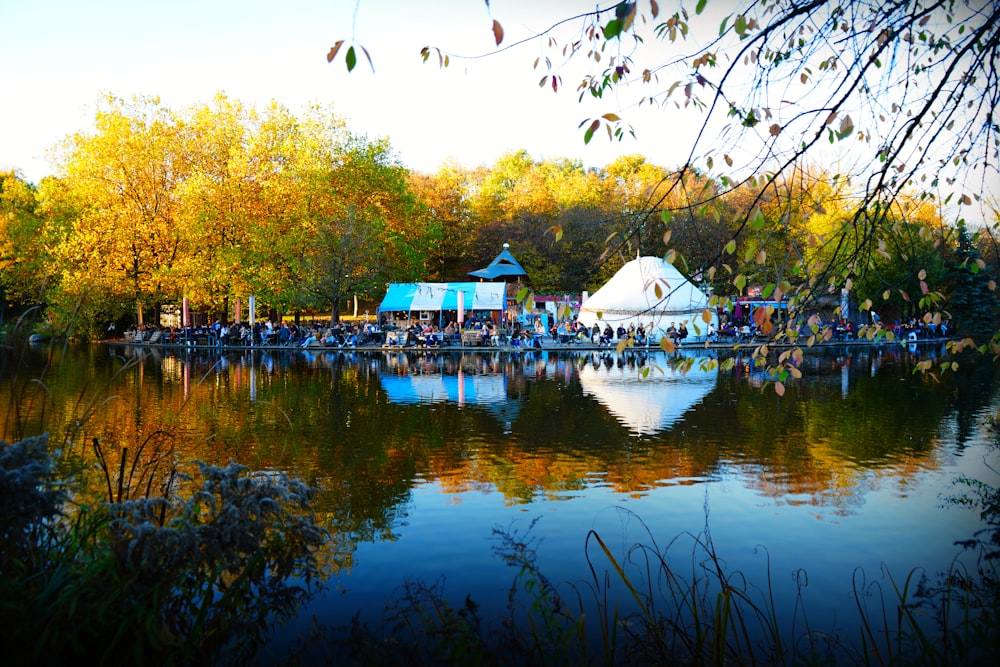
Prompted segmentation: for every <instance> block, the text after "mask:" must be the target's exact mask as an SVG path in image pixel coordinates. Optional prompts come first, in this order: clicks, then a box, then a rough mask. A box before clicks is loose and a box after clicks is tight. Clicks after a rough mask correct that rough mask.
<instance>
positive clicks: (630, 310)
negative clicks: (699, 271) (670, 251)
mask: <svg viewBox="0 0 1000 667" xmlns="http://www.w3.org/2000/svg"><path fill="white" fill-rule="evenodd" d="M705 309H709V311H710V313H711V318H712V322H713V323H714V324H715V326H716V327H718V326H719V321H718V315H717V314H716V312H715V309H714V308H709V305H708V296H707V295H706V294H705V293H704V292H702V291H701V290H700V289H698V288H697V287H696V286H695V285H694V284H693V283H692V282H691V281H689V280H688V279H687V278H685V277H684V276H682V275H681V273H680V271H678V270H677V269H676V268H674V266H673V265H672V264H669V263H667V262H665V261H663V259H661V258H659V257H638V258H636V259H634V260H632V261H631V262H629V263H628V264H626V265H625V266H623V267H622V268H621V269H620V270H619V271H618V273H616V274H615V275H614V276H612V278H611V280H609V281H608V282H606V283H605V284H604V286H603V287H601V288H600V289H599V290H597V291H596V292H594V294H593V295H592V296H591V297H590V298H589V299H587V300H586V301H585V302H584V303H583V304H582V305H581V306H580V314H579V316H578V319H579V320H580V322H582V323H583V324H585V325H587V327H591V328H592V327H593V326H594V324H595V323H597V324H600V326H601V328H602V329H603V328H604V325H605V324H610V325H611V328H612V329H617V328H618V325H619V324H620V325H623V326H624V327H625V328H626V329H627V328H628V327H629V325H630V324H634V325H635V326H637V327H638V326H639V325H640V324H641V325H642V326H643V327H645V328H646V329H649V325H650V323H652V325H653V331H652V332H648V333H652V334H653V335H654V336H655V337H656V338H657V339H659V338H660V337H661V336H663V335H664V332H665V331H666V329H667V327H669V326H670V324H671V322H673V323H675V324H676V325H677V326H680V324H681V322H685V323H686V324H687V328H688V336H689V340H690V339H697V338H701V339H704V337H705V334H706V332H707V330H708V323H707V322H705V320H704V319H703V318H702V313H703V312H704V311H705Z"/></svg>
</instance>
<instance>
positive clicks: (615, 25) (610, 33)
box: [604, 19, 622, 39]
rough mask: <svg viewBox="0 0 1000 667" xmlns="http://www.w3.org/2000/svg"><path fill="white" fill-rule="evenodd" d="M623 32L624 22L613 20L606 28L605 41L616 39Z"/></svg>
mask: <svg viewBox="0 0 1000 667" xmlns="http://www.w3.org/2000/svg"><path fill="white" fill-rule="evenodd" d="M621 32H622V22H621V21H619V20H618V19H611V20H610V21H608V24H607V25H606V26H604V39H614V38H615V37H617V36H618V35H620V34H621Z"/></svg>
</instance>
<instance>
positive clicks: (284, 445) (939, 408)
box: [0, 344, 1000, 654]
mask: <svg viewBox="0 0 1000 667" xmlns="http://www.w3.org/2000/svg"><path fill="white" fill-rule="evenodd" d="M700 352H702V353H706V354H707V352H705V351H703V350H702V351H700ZM684 353H685V354H687V355H691V356H692V358H693V363H692V365H691V368H690V370H688V371H687V372H680V371H678V370H674V369H673V368H672V367H671V364H670V358H669V357H668V356H667V355H665V354H663V353H659V352H656V353H637V354H623V355H617V354H615V353H614V352H610V353H609V352H568V351H556V350H547V351H542V352H522V353H519V354H511V353H507V352H499V351H492V352H484V353H461V352H440V353H438V352H415V351H413V352H398V351H393V352H386V351H381V350H376V351H352V352H340V351H322V350H318V351H312V350H310V351H300V350H292V351H274V352H263V353H262V352H260V351H257V352H253V353H251V352H231V353H226V354H220V353H216V352H212V351H206V350H196V351H181V350H178V351H167V350H140V349H137V348H129V347H122V346H103V345H91V346H81V347H67V348H64V347H60V346H52V347H49V346H40V347H33V348H31V349H30V350H29V352H28V354H27V355H26V357H25V359H24V360H23V361H22V362H21V365H20V366H19V367H18V368H17V373H16V376H17V377H18V378H19V379H20V380H24V379H30V378H40V379H41V380H42V384H44V386H45V388H46V389H45V396H48V397H49V399H48V400H42V392H41V390H40V389H38V387H40V386H41V385H40V384H37V383H30V384H29V385H28V386H27V387H28V388H27V389H26V390H24V391H22V390H21V389H18V390H17V391H22V393H21V399H20V401H19V403H18V409H17V411H15V410H13V409H11V410H9V411H8V415H7V418H6V419H5V421H4V425H3V432H2V433H0V435H2V437H3V438H4V439H7V440H10V439H14V438H16V437H18V436H19V435H21V434H29V435H30V434H33V433H36V432H38V431H39V430H46V431H48V432H50V433H51V434H52V437H53V441H54V442H61V441H64V440H66V439H69V440H71V441H72V442H73V443H75V444H74V445H72V446H77V445H80V443H89V442H91V441H92V439H93V438H94V437H97V438H99V439H100V441H101V442H102V443H104V445H105V447H108V448H111V447H116V446H127V447H129V448H130V450H131V451H133V452H135V451H138V450H140V449H141V448H142V447H147V448H151V447H153V446H168V444H169V446H172V447H173V448H174V451H175V453H176V455H177V456H178V457H179V458H181V459H184V460H187V459H193V458H197V459H200V460H204V461H209V462H213V463H226V462H227V461H229V460H235V461H238V462H240V463H243V464H246V465H248V466H250V467H251V468H254V469H264V468H279V469H282V470H286V471H288V472H290V473H292V474H293V475H295V476H300V477H303V478H304V479H306V480H307V481H308V482H310V483H311V484H314V485H316V486H318V487H319V488H320V489H321V494H320V497H319V501H318V509H319V512H320V515H321V518H322V520H323V521H324V522H325V523H326V524H327V525H328V526H329V527H330V529H331V531H332V534H333V539H332V540H331V543H330V546H329V551H328V552H327V553H326V554H325V558H326V561H327V562H328V563H329V566H330V568H331V572H332V575H331V578H330V580H329V582H328V585H329V591H328V593H327V594H325V595H323V596H322V597H320V598H318V599H316V600H314V602H313V603H312V604H311V605H310V606H309V608H308V609H306V610H304V612H303V614H302V616H301V618H300V619H299V620H298V621H297V622H295V623H292V624H290V625H289V626H288V627H286V628H285V629H284V630H283V631H282V632H281V633H280V634H279V635H278V637H277V638H276V641H275V647H273V650H274V651H276V652H277V653H278V654H280V653H281V652H282V651H284V650H285V646H286V645H287V644H288V643H289V642H291V641H292V640H293V639H294V638H295V637H297V636H301V635H303V634H304V633H305V632H306V631H307V629H308V628H309V626H310V623H311V618H312V617H313V616H315V617H316V618H317V619H318V620H319V621H320V622H322V623H324V624H327V625H330V626H339V625H345V624H347V623H348V622H349V621H350V619H351V617H352V616H353V615H354V614H355V613H356V612H361V614H362V618H364V619H366V620H369V621H373V622H374V621H377V620H378V619H379V617H380V614H381V612H382V610H383V609H384V608H385V606H386V604H387V601H388V600H389V598H390V597H391V596H392V595H393V594H394V592H395V591H397V590H398V588H399V586H400V585H401V584H403V582H404V581H406V580H415V579H419V580H422V581H425V582H428V583H434V582H438V583H442V584H443V585H444V587H445V591H446V594H447V596H448V597H449V598H450V599H453V600H455V601H456V602H461V601H462V600H464V599H465V596H466V595H471V596H472V597H473V598H474V599H475V600H477V601H478V602H479V603H480V604H481V605H482V613H483V614H484V616H489V615H490V614H493V613H497V614H499V613H501V612H502V611H503V609H504V605H505V602H506V596H507V591H508V589H509V587H510V584H511V582H512V581H513V579H514V576H515V575H516V572H515V571H514V570H512V569H511V568H510V567H508V566H507V565H505V564H504V562H503V560H502V559H501V558H499V557H498V556H497V555H496V554H495V553H494V549H495V547H497V545H498V539H497V535H496V534H495V532H494V531H495V529H497V528H500V529H502V530H505V531H512V532H514V533H516V534H530V535H531V536H532V538H533V540H534V541H533V542H532V544H533V546H534V547H535V549H536V552H537V558H538V563H539V565H540V567H541V570H542V572H544V573H545V574H546V575H547V576H548V577H549V578H551V579H553V580H554V581H557V582H560V581H565V582H577V583H579V582H586V581H590V580H591V570H590V565H591V564H593V565H594V566H595V567H596V568H597V569H598V571H599V572H604V571H606V570H608V569H609V566H608V561H607V560H606V558H604V557H603V556H602V555H601V554H600V553H597V552H596V551H595V548H594V542H593V541H591V542H590V543H589V546H588V542H587V535H588V532H589V531H596V533H597V534H598V535H599V536H600V537H601V538H602V539H603V540H604V542H605V543H607V544H608V545H609V547H610V548H611V550H612V551H613V552H615V553H616V554H619V555H624V554H625V552H626V551H627V549H628V548H629V547H630V546H631V545H633V544H635V543H637V542H638V543H646V544H648V543H653V542H655V543H656V544H658V545H660V547H662V548H664V549H666V545H668V543H670V541H671V540H672V539H674V538H675V537H677V538H679V539H678V541H677V542H676V543H675V544H673V545H672V546H670V547H669V549H670V554H671V555H672V557H676V558H678V560H680V561H683V560H684V558H685V557H686V558H687V560H690V559H691V557H692V548H691V546H690V544H691V539H692V538H691V536H698V535H701V536H703V537H704V536H705V535H706V532H705V531H706V529H707V531H708V533H707V534H708V535H710V537H711V541H712V544H713V546H714V549H715V552H716V553H717V554H718V556H719V557H720V558H721V559H722V560H723V561H724V563H725V565H726V567H727V569H728V570H730V571H733V572H740V573H743V574H745V575H746V577H747V579H748V580H749V581H750V582H752V585H751V589H752V590H753V591H760V594H761V595H764V594H765V593H767V594H773V595H774V596H775V603H774V606H775V608H776V609H777V610H778V611H779V613H781V614H787V615H788V617H789V618H792V617H794V616H795V615H796V614H797V613H799V612H797V611H796V606H795V605H796V600H797V597H796V596H797V594H799V593H801V604H802V605H803V607H804V608H805V609H806V610H807V612H808V622H809V625H810V626H811V627H813V628H817V629H823V630H827V631H841V632H845V633H846V634H852V633H856V628H857V624H858V623H857V612H856V609H855V602H854V596H853V592H852V589H853V588H854V587H855V586H859V585H860V586H862V587H864V586H867V585H868V584H870V583H871V582H873V581H875V582H883V581H884V580H885V579H884V577H885V573H886V572H888V573H890V574H891V575H892V576H893V577H896V578H898V579H902V578H904V577H905V576H906V574H907V573H908V572H909V571H910V570H911V569H913V568H923V569H924V571H925V572H926V573H927V575H928V576H933V575H935V574H936V573H938V572H943V571H945V570H946V569H947V568H948V567H949V564H950V563H951V561H952V560H953V559H954V558H955V556H956V555H957V554H958V553H959V549H958V547H956V546H955V544H954V543H955V541H956V540H961V539H967V538H969V537H971V536H972V534H973V533H974V532H975V531H976V530H977V529H979V528H981V527H982V524H981V521H980V518H979V516H978V513H977V512H976V511H973V510H970V509H966V508H961V507H958V506H955V505H953V504H951V503H949V502H947V497H948V496H950V495H953V494H956V493H958V492H960V491H961V489H959V488H956V487H955V486H954V485H953V482H954V480H955V479H956V477H958V476H959V475H961V474H965V475H968V476H970V477H974V478H977V479H980V480H983V481H985V482H987V483H990V484H992V485H994V486H996V485H997V484H1000V481H998V479H997V475H996V473H995V472H993V471H995V470H997V469H1000V467H998V461H997V459H998V455H997V450H996V448H994V447H992V446H991V443H992V442H993V439H994V437H995V436H994V435H993V433H992V431H991V429H990V420H991V418H992V417H993V416H994V415H995V414H996V413H997V411H998V400H997V399H998V392H997V383H996V381H995V377H994V373H993V372H992V370H993V369H992V367H991V365H990V364H989V363H988V362H985V361H984V362H981V363H976V364H970V366H972V368H970V369H966V370H964V371H962V372H960V373H958V374H946V375H944V376H942V377H941V378H939V379H933V378H931V377H928V376H923V375H920V374H914V373H913V367H914V365H915V364H916V362H917V361H919V360H921V359H926V358H928V357H930V358H937V357H938V355H941V354H943V349H942V347H941V346H933V345H931V346H921V347H920V348H916V347H912V348H907V347H902V346H899V345H889V344H885V345H882V346H878V347H876V346H857V347H839V348H837V347H834V348H826V349H824V350H823V351H817V352H810V353H807V354H806V356H805V359H804V361H803V363H802V365H801V370H802V373H803V378H802V380H800V381H792V382H790V383H788V387H787V391H786V393H785V395H784V396H783V397H779V396H777V395H776V394H775V392H774V391H773V389H772V388H768V387H765V386H764V384H765V382H766V377H765V376H764V375H763V373H761V372H759V371H758V370H756V369H754V368H753V367H752V365H751V364H750V363H749V356H746V357H737V363H736V364H735V365H734V367H733V369H732V370H718V369H717V368H715V369H711V370H705V369H704V368H703V367H702V363H701V362H703V361H704V360H705V358H702V357H699V356H698V354H699V350H686V351H685V352H684ZM713 354H716V355H719V356H725V355H732V354H735V353H734V352H732V351H726V352H718V351H716V352H714V353H713ZM126 362H128V365H125V364H126ZM6 373H7V375H8V377H5V378H4V383H3V387H2V388H0V399H2V400H3V401H4V404H5V405H8V406H9V405H12V403H11V402H10V394H11V391H12V389H11V382H10V377H11V376H12V366H11V364H7V365H6ZM18 386H19V387H24V386H26V385H18ZM85 412H86V413H87V416H86V418H83V417H84V414H85ZM143 443H145V444H143ZM990 466H992V470H991V469H990ZM532 524H533V525H532ZM529 527H530V528H529ZM689 569H690V568H689ZM769 576H770V579H771V581H770V583H769V582H768V577H769ZM859 582H860V583H859ZM802 585H804V587H801V586H802Z"/></svg>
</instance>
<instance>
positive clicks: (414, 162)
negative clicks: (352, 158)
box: [0, 0, 694, 181]
mask: <svg viewBox="0 0 1000 667" xmlns="http://www.w3.org/2000/svg"><path fill="white" fill-rule="evenodd" d="M605 4H610V3H605ZM491 8H492V12H493V17H494V18H496V19H497V20H498V21H500V22H501V24H502V25H503V27H504V29H505V31H506V38H505V40H504V44H505V45H506V44H509V43H511V42H513V41H515V40H516V39H517V38H518V37H520V36H524V35H526V34H528V31H529V30H541V29H543V28H546V27H548V26H549V25H550V24H551V23H552V22H553V21H554V20H556V19H560V18H565V17H566V16H569V15H573V14H575V13H576V12H579V11H587V10H590V9H593V4H590V3H587V2H581V1H580V0H546V1H545V2H539V1H538V0H492V2H491ZM355 10H356V21H354V18H355ZM491 21H492V19H491V16H490V13H489V10H488V9H487V7H486V4H485V2H483V0H430V1H428V2H414V1H413V0H362V2H361V3H360V4H358V3H356V2H355V1H354V0H286V1H284V2H281V3H277V2H262V1H258V0H201V1H194V0H175V1H171V2H148V1H146V0H94V1H92V2H78V1H70V0H0V62H2V63H3V67H2V68H0V90H2V91H3V97H4V100H5V101H4V103H3V104H0V167H15V168H19V169H21V170H22V171H23V172H24V173H25V175H26V176H27V177H28V179H29V180H33V181H38V180H39V179H40V178H41V177H42V176H44V175H46V174H48V173H50V172H51V167H50V166H49V165H48V163H47V161H46V160H45V152H46V150H47V149H49V148H50V147H52V146H53V145H54V144H55V143H56V142H57V141H58V140H59V139H60V138H62V137H64V136H66V135H68V134H71V133H73V132H75V131H78V130H86V129H88V128H90V127H91V126H92V121H93V112H94V105H95V103H96V101H97V99H98V97H99V95H100V94H101V92H102V91H103V92H110V93H113V94H114V95H116V96H119V97H123V98H129V97H131V96H132V95H135V94H141V95H158V96H160V98H161V99H162V101H163V102H164V103H165V104H166V105H167V106H169V107H171V108H183V107H186V106H188V105H190V104H194V103H199V102H207V101H209V100H210V99H211V98H212V96H213V95H214V94H215V93H216V92H217V91H224V92H225V93H227V94H228V95H229V96H230V97H231V98H236V99H239V100H241V101H243V102H245V103H249V104H254V105H256V106H258V107H263V106H264V105H266V104H267V103H268V102H269V101H270V100H272V99H275V100H277V101H279V102H281V103H282V104H284V105H285V106H287V107H288V108H290V109H291V110H292V111H294V112H298V111H300V110H301V109H302V108H303V106H304V105H306V104H308V103H310V102H320V103H332V104H333V107H334V110H335V111H337V112H339V113H340V114H342V115H344V116H346V117H347V120H348V126H349V127H350V128H351V129H352V130H353V131H355V132H358V133H363V134H367V135H368V136H370V137H376V136H387V137H388V138H389V140H390V142H391V144H392V146H393V148H394V149H395V150H396V151H397V152H398V154H399V156H400V158H401V160H402V161H403V162H404V164H406V165H407V166H409V167H411V168H414V169H418V170H422V171H434V170H436V169H437V168H438V167H439V166H440V165H441V163H442V162H443V161H445V160H447V159H449V158H453V159H455V160H456V161H457V162H459V163H460V164H464V165H466V166H476V165H478V164H490V163H492V162H493V161H494V160H495V159H496V158H497V157H498V156H500V155H501V154H502V153H503V152H505V151H511V150H516V149H519V148H525V149H527V150H528V151H529V152H530V153H531V154H532V155H533V156H534V157H536V158H556V157H573V158H579V159H581V160H582V161H583V162H584V164H586V165H588V166H603V165H605V164H607V163H608V162H610V161H611V160H613V159H614V158H615V157H617V156H618V155H621V154H628V153H643V154H645V155H647V156H648V157H649V158H650V159H651V160H652V161H653V162H656V163H658V164H663V165H667V166H674V165H676V164H679V163H680V162H682V161H683V159H684V157H685V156H684V154H683V152H682V151H680V150H679V148H681V147H682V146H686V145H687V141H685V140H682V139H683V136H682V134H678V140H677V141H676V142H675V141H673V140H672V139H671V137H672V136H673V133H672V132H668V133H664V132H663V131H662V124H663V123H665V122H667V123H670V124H671V127H672V128H677V122H678V121H677V119H676V118H671V117H670V116H671V115H670V114H668V115H667V116H665V115H664V112H662V111H652V110H650V111H649V112H648V113H647V114H645V115H646V117H647V119H648V120H649V121H650V122H653V123H655V125H654V126H653V127H654V128H657V126H658V129H654V130H651V131H650V132H647V133H646V134H645V135H643V134H640V140H642V141H635V140H632V139H628V140H626V141H625V142H623V143H609V142H608V140H607V138H606V136H604V137H600V138H595V140H594V141H592V142H591V144H590V145H589V146H585V145H584V143H583V139H582V137H583V135H582V131H581V130H579V129H578V125H579V124H580V122H581V121H583V120H584V119H585V118H587V117H590V116H593V115H596V114H599V113H604V112H606V111H613V110H615V109H614V107H615V101H614V100H606V101H604V102H602V103H601V105H600V106H599V107H593V108H587V107H584V106H581V105H580V104H579V103H578V102H577V94H576V93H575V92H574V91H573V90H566V91H565V92H564V93H561V94H559V95H553V94H552V92H551V91H549V90H548V89H540V88H539V86H538V81H539V79H540V78H541V76H542V73H541V72H536V71H534V70H533V69H532V62H533V61H534V59H535V57H536V56H537V55H538V53H539V50H538V47H537V46H534V45H532V46H527V47H523V48H520V49H517V50H514V51H512V52H508V53H506V54H504V55H502V56H500V57H496V58H491V59H485V60H478V61H474V62H462V61H455V62H453V64H452V66H451V67H450V68H448V69H445V70H441V69H439V68H438V67H437V66H436V65H430V64H423V63H422V62H421V60H420V57H419V52H420V49H421V47H423V46H425V45H435V46H441V47H443V48H448V49H450V50H452V51H453V52H456V53H462V54H469V55H477V54H484V53H489V52H491V51H493V50H495V45H494V43H493V36H492V32H491V31H490V26H491ZM352 22H353V23H354V25H355V26H356V32H355V35H356V38H357V41H358V42H359V43H361V44H363V45H364V46H366V47H367V49H368V50H369V52H370V54H371V56H372V59H373V61H374V65H375V73H374V74H372V72H371V69H370V68H369V67H368V64H367V62H365V61H364V60H362V61H361V62H360V63H359V65H358V67H357V69H356V70H355V71H354V72H353V73H351V74H348V73H347V72H346V68H345V66H344V62H343V54H342V55H341V57H340V58H338V59H337V61H335V62H334V63H333V64H328V63H327V62H326V53H327V51H328V50H329V48H330V47H331V46H332V45H333V43H334V42H335V41H336V40H337V39H342V38H350V37H351V35H352ZM576 82H577V78H576V77H574V76H567V78H566V80H565V83H566V85H567V86H568V87H573V86H575V84H576ZM688 115H689V116H690V114H688ZM636 119H637V120H640V119H639V118H638V117H637V118H636ZM692 120H694V118H693V116H692ZM640 127H641V126H640ZM678 129H679V128H678ZM689 136H690V135H689ZM653 138H655V139H656V140H657V141H656V142H653V141H651V140H652V139H653ZM664 139H666V140H664Z"/></svg>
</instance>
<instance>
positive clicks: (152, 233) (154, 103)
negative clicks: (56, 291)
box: [55, 95, 187, 323]
mask: <svg viewBox="0 0 1000 667" xmlns="http://www.w3.org/2000/svg"><path fill="white" fill-rule="evenodd" d="M177 147H178V141H177V128H176V122H175V119H174V117H173V115H172V112H170V111H169V110H168V109H166V108H165V107H164V106H162V105H161V103H160V101H159V99H157V98H155V97H148V98H142V97H136V98H134V99H133V100H131V101H125V100H122V99H119V98H116V97H113V96H110V95H109V96H105V97H104V98H103V99H102V100H101V103H100V105H99V108H98V111H97V115H96V119H95V129H94V132H93V133H83V132H81V133H77V134H74V135H73V136H71V137H69V138H68V139H67V140H66V141H65V142H64V143H63V145H62V146H61V149H60V151H59V156H58V157H59V167H60V171H61V179H62V180H63V185H64V187H63V188H62V189H61V190H60V191H59V192H58V193H57V194H58V195H60V196H64V197H66V203H64V204H62V205H64V206H75V208H76V216H75V219H74V220H73V223H72V225H73V228H72V232H71V234H70V235H69V237H68V238H67V239H65V240H64V241H63V242H62V243H60V245H59V246H58V248H57V249H56V252H55V255H56V262H57V268H58V271H59V281H60V296H61V297H62V311H63V315H64V316H67V317H69V316H73V317H80V316H81V312H80V311H79V309H78V308H76V306H74V304H85V305H87V307H88V308H89V310H90V311H93V312H102V313H105V315H107V313H108V311H109V310H111V311H114V310H117V309H118V308H119V307H120V306H121V305H122V304H126V303H127V304H130V305H132V306H133V307H134V308H135V312H136V316H137V320H138V321H139V322H140V323H141V322H142V321H143V308H144V307H150V306H156V305H158V304H160V303H161V302H162V301H163V299H164V298H165V297H166V296H167V295H172V294H174V293H175V287H176V286H175V284H174V283H173V276H172V275H171V273H172V269H173V266H174V263H175V262H176V261H177V259H178V255H179V253H180V252H181V251H182V247H181V245H182V241H183V237H182V235H181V234H180V227H179V225H178V214H179V199H178V192H177V188H178V186H179V184H180V183H181V182H182V181H183V179H184V177H185V176H186V171H185V170H186V167H187V165H186V162H185V160H184V159H183V155H181V154H179V153H178V151H177ZM69 202H71V203H69ZM84 312H88V311H87V310H85V311H84ZM74 313H75V314H74Z"/></svg>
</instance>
